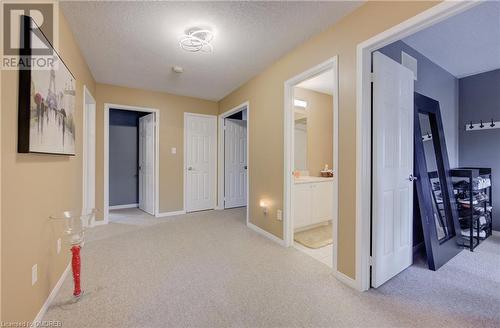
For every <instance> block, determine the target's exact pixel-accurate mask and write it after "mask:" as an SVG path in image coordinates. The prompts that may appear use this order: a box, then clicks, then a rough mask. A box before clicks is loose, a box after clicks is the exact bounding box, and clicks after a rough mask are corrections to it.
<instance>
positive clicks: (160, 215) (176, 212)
mask: <svg viewBox="0 0 500 328" xmlns="http://www.w3.org/2000/svg"><path fill="white" fill-rule="evenodd" d="M183 214H186V211H184V210H182V211H174V212H163V213H158V215H157V216H156V217H157V218H163V217H166V216H174V215H183Z"/></svg>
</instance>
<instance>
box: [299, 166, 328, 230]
mask: <svg viewBox="0 0 500 328" xmlns="http://www.w3.org/2000/svg"><path fill="white" fill-rule="evenodd" d="M333 179H334V178H323V177H311V176H303V177H300V178H295V180H294V186H293V188H294V201H293V203H294V204H293V210H294V211H293V216H294V219H293V228H294V230H297V229H301V228H304V227H308V226H313V225H317V224H320V223H326V222H328V221H331V220H332V219H333Z"/></svg>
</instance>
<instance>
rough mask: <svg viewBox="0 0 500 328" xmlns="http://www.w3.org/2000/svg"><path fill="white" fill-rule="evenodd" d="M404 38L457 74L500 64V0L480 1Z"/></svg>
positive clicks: (462, 75) (460, 75) (470, 72)
mask: <svg viewBox="0 0 500 328" xmlns="http://www.w3.org/2000/svg"><path fill="white" fill-rule="evenodd" d="M403 41H404V42H405V43H406V44H408V45H409V46H411V47H412V48H414V49H415V50H417V51H419V52H420V53H422V54H423V55H425V56H426V57H427V58H429V59H430V60H432V61H433V62H435V63H436V64H438V65H439V66H441V67H443V68H444V69H445V70H447V71H448V72H450V73H451V74H453V75H455V76H456V77H458V78H461V77H464V76H468V75H472V74H477V73H482V72H486V71H490V70H494V69H498V68H500V1H487V2H484V3H481V4H479V5H477V6H475V7H473V8H471V9H469V10H467V11H465V12H463V13H461V14H458V15H456V16H453V17H451V18H450V19H447V20H445V21H443V22H441V23H438V24H436V25H433V26H431V27H429V28H427V29H425V30H423V31H420V32H418V33H416V34H413V35H411V36H409V37H407V38H405V39H403Z"/></svg>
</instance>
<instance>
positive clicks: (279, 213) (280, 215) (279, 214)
mask: <svg viewBox="0 0 500 328" xmlns="http://www.w3.org/2000/svg"><path fill="white" fill-rule="evenodd" d="M276 220H278V221H283V211H282V210H277V211H276Z"/></svg>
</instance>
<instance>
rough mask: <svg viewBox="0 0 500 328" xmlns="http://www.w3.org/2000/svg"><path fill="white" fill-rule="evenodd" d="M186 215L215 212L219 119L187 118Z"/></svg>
mask: <svg viewBox="0 0 500 328" xmlns="http://www.w3.org/2000/svg"><path fill="white" fill-rule="evenodd" d="M184 120H185V121H184V133H185V152H186V154H185V172H186V175H185V179H186V183H185V187H186V190H185V197H186V200H185V204H186V212H193V211H202V210H208V209H213V208H215V183H216V182H215V181H216V167H217V147H216V142H217V117H216V116H211V115H199V114H189V113H186V114H185V115H184Z"/></svg>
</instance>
